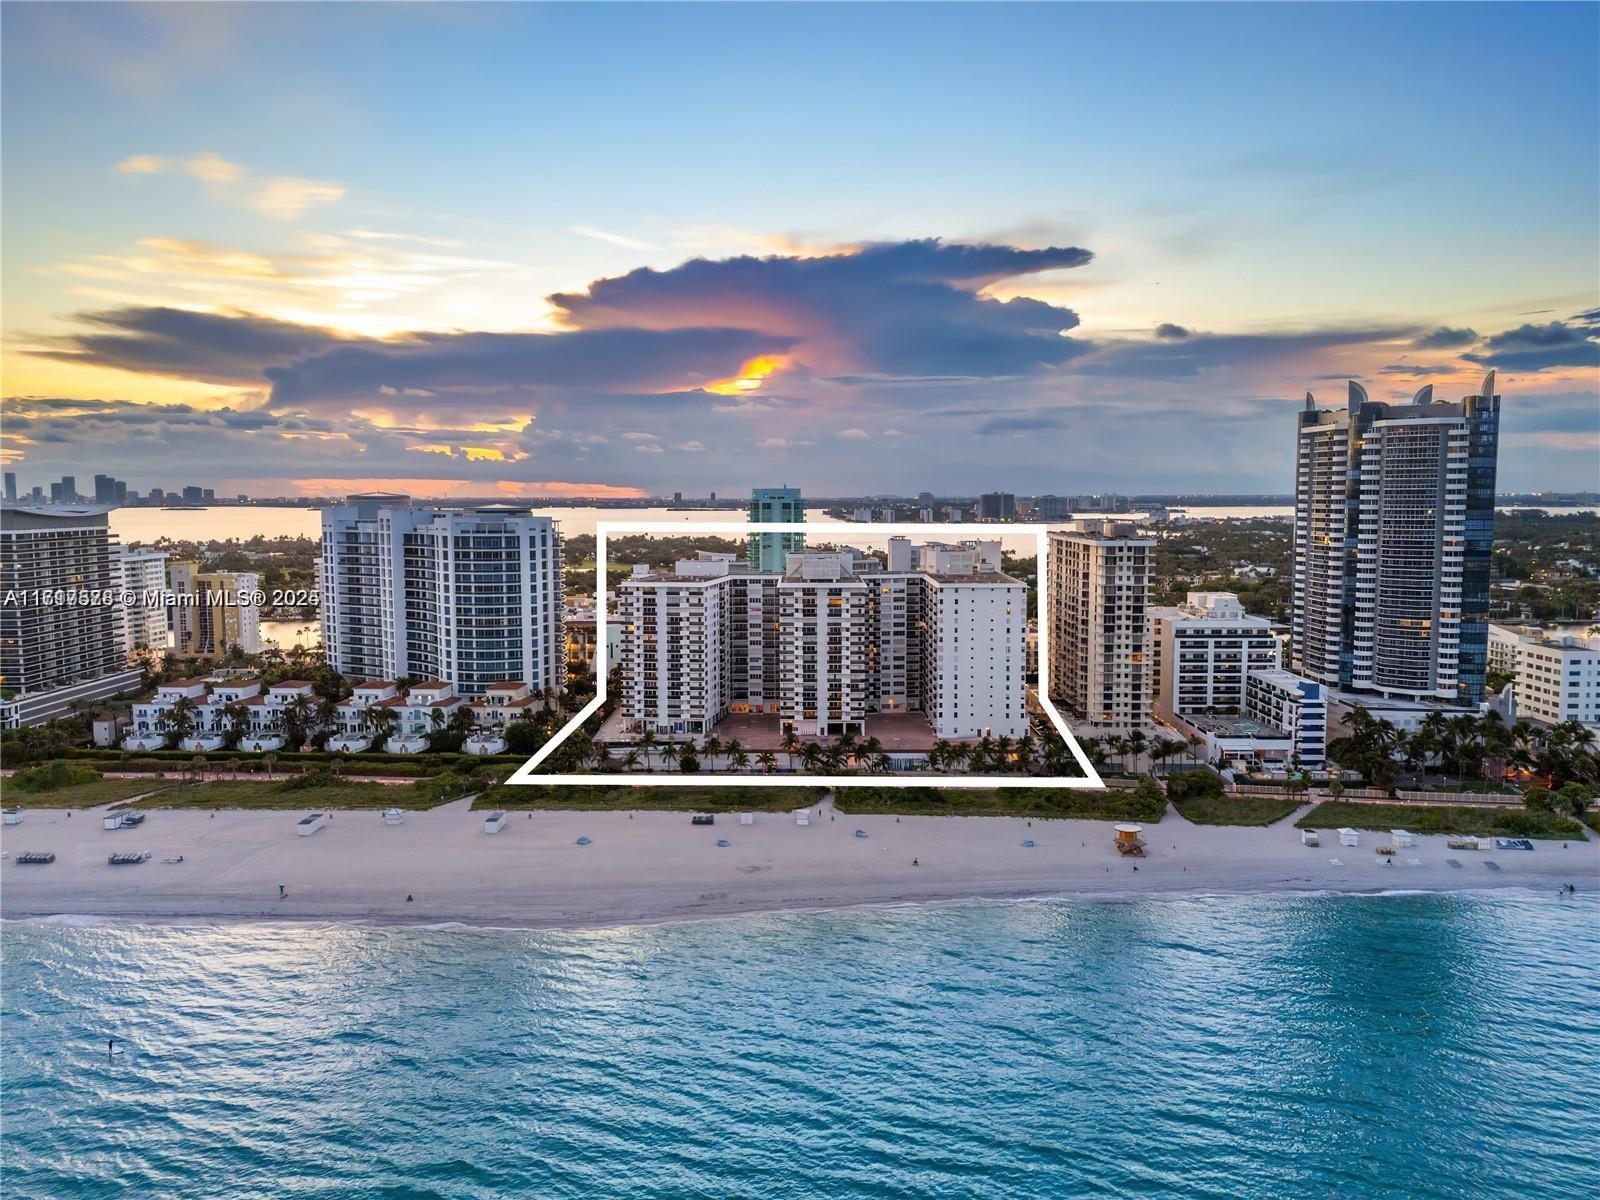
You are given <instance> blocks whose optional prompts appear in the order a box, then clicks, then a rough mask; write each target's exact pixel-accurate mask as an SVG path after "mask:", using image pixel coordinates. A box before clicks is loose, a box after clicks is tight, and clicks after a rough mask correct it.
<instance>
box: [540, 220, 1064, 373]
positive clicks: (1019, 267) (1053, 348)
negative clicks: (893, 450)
mask: <svg viewBox="0 0 1600 1200" xmlns="http://www.w3.org/2000/svg"><path fill="white" fill-rule="evenodd" d="M1092 257H1093V256H1092V255H1091V254H1090V253H1089V251H1087V250H1082V249H1078V248H1076V247H1050V248H1047V249H1041V250H1025V249H1020V248H1017V247H1014V246H995V245H963V244H957V243H946V242H942V241H940V240H938V239H936V238H930V239H926V240H921V241H909V242H893V243H871V244H868V245H864V246H860V247H856V248H853V249H850V250H847V251H843V252H839V253H833V254H827V255H821V256H815V257H801V256H793V255H790V256H783V255H772V256H769V257H766V258H755V257H752V256H741V257H737V258H727V259H717V260H712V259H704V258H697V259H692V260H690V261H689V262H686V263H683V264H681V265H680V266H677V267H672V268H669V269H667V270H656V269H654V268H649V267H645V268H640V269H639V270H636V271H631V272H629V273H628V274H626V275H621V276H616V277H613V278H608V279H601V280H597V281H596V282H595V283H593V284H591V285H590V286H589V288H588V289H587V290H586V291H584V292H572V293H558V294H556V295H553V296H551V297H550V298H549V299H550V303H551V304H552V305H553V306H554V307H555V309H556V311H557V314H558V317H559V318H560V319H561V320H562V321H563V322H564V323H565V324H567V325H568V326H569V327H571V328H574V329H581V330H593V329H615V328H649V329H675V328H682V327H685V326H739V327H742V328H748V329H755V330H760V331H763V332H770V333H781V334H784V335H787V336H792V337H794V338H795V339H796V340H797V346H796V351H795V357H796V359H797V360H798V361H799V362H800V363H801V364H802V365H803V366H805V367H806V368H809V369H810V370H813V371H816V372H819V373H826V374H838V373H844V372H864V373H880V374H883V375H891V376H923V375H954V376H960V377H969V378H970V377H980V378H981V377H991V376H997V375H1011V374H1019V373H1028V372H1033V371H1038V370H1043V369H1047V368H1050V367H1054V366H1059V365H1060V364H1062V363H1065V362H1067V361H1068V360H1070V359H1072V358H1074V357H1076V356H1077V355H1079V354H1082V353H1085V352H1086V351H1087V350H1088V349H1089V347H1088V345H1087V344H1086V343H1084V342H1081V341H1075V340H1072V339H1069V338H1066V337H1064V336H1062V335H1063V334H1064V333H1066V332H1067V331H1068V330H1071V329H1073V328H1076V326H1077V325H1078V315H1077V313H1075V312H1073V311H1072V310H1071V309H1067V308H1061V307H1058V306H1056V305H1052V304H1046V303H1044V302H1042V301H1038V300H1032V299H1029V298H1027V297H1018V298H1016V299H1012V300H1006V301H1001V300H996V299H993V298H991V297H988V296H986V295H984V294H983V289H984V288H986V287H989V286H991V285H993V284H996V283H999V282H1001V281H1003V280H1008V279H1014V278H1017V277H1019V276H1024V275H1030V274H1035V273H1038V272H1042V271H1052V270H1063V269H1068V268H1073V267H1080V266H1083V265H1084V264H1086V263H1088V262H1089V261H1090V260H1091V258H1092Z"/></svg>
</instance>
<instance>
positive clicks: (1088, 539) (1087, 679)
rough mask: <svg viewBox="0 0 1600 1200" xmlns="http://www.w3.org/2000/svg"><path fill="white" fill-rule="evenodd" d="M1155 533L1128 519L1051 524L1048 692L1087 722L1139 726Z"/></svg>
mask: <svg viewBox="0 0 1600 1200" xmlns="http://www.w3.org/2000/svg"><path fill="white" fill-rule="evenodd" d="M1155 545H1156V543H1155V540H1154V539H1153V538H1149V537H1144V536H1142V535H1141V534H1140V533H1139V532H1138V530H1137V529H1136V528H1135V527H1134V526H1132V525H1130V524H1127V523H1122V522H1114V521H1078V522H1076V523H1074V524H1073V525H1072V526H1071V527H1070V528H1067V529H1052V530H1051V531H1050V555H1049V559H1050V561H1049V571H1050V612H1049V613H1048V614H1046V619H1047V620H1049V622H1050V692H1051V695H1052V696H1054V697H1055V698H1057V699H1059V700H1060V701H1062V703H1064V704H1065V705H1066V706H1067V708H1068V709H1069V710H1070V711H1071V712H1072V714H1073V715H1074V716H1075V717H1077V718H1079V719H1080V720H1082V721H1086V722H1088V723H1090V724H1092V725H1098V726H1105V727H1108V728H1118V729H1140V728H1143V727H1144V725H1145V722H1146V720H1147V718H1148V715H1149V714H1148V711H1147V708H1146V705H1147V700H1148V696H1149V694H1150V625H1149V617H1148V615H1147V609H1148V604H1149V598H1150V574H1151V568H1152V564H1153V561H1154V557H1155Z"/></svg>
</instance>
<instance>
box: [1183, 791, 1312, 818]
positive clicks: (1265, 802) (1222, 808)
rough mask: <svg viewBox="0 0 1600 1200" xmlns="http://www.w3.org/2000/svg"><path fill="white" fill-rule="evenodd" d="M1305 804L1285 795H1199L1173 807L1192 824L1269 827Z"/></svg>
mask: <svg viewBox="0 0 1600 1200" xmlns="http://www.w3.org/2000/svg"><path fill="white" fill-rule="evenodd" d="M1304 803H1305V801H1304V800H1296V799H1293V798H1290V797H1284V796H1198V797H1195V798H1193V799H1189V800H1175V801H1173V804H1172V807H1174V808H1175V809H1177V810H1178V815H1179V816H1180V817H1182V818H1183V819H1184V820H1185V821H1189V822H1191V823H1192V824H1195V825H1271V824H1272V823H1273V822H1275V821H1281V820H1283V819H1284V818H1285V817H1287V816H1288V815H1289V814H1290V813H1292V812H1294V810H1295V809H1297V808H1299V807H1300V806H1301V805H1302V804H1304Z"/></svg>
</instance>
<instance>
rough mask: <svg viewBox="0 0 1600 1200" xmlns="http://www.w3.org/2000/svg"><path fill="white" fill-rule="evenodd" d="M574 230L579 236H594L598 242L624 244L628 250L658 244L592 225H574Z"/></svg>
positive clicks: (647, 248)
mask: <svg viewBox="0 0 1600 1200" xmlns="http://www.w3.org/2000/svg"><path fill="white" fill-rule="evenodd" d="M572 232H573V233H575V234H577V235H578V236H579V237H586V238H593V239H594V240H595V241H597V242H605V243H607V244H608V245H612V246H622V247H624V248H626V249H628V250H655V249H657V247H656V246H653V245H651V244H650V243H649V242H641V241H640V240H639V239H638V238H631V237H627V236H625V235H623V234H620V233H607V232H606V231H605V230H604V229H596V228H595V227H594V226H592V225H574V226H573V227H572Z"/></svg>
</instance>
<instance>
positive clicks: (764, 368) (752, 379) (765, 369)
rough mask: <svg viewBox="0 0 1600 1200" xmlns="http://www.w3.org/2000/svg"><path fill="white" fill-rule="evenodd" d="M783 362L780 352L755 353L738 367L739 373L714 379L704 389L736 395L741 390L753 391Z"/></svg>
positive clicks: (721, 394)
mask: <svg viewBox="0 0 1600 1200" xmlns="http://www.w3.org/2000/svg"><path fill="white" fill-rule="evenodd" d="M784 362H785V359H784V356H783V355H781V354H760V355H757V356H756V357H755V358H752V359H751V360H750V361H749V362H747V363H745V364H744V366H742V367H740V368H739V373H738V374H737V375H735V376H734V377H733V378H732V379H718V380H715V381H714V382H712V383H708V384H706V386H705V390H706V391H708V392H710V393H711V394H712V395H714V396H737V395H740V394H741V393H743V392H753V391H755V390H756V389H757V388H759V387H760V386H761V384H762V382H763V381H764V380H765V379H766V378H767V376H769V375H772V374H775V373H776V372H777V371H779V370H781V369H782V368H783V364H784Z"/></svg>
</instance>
